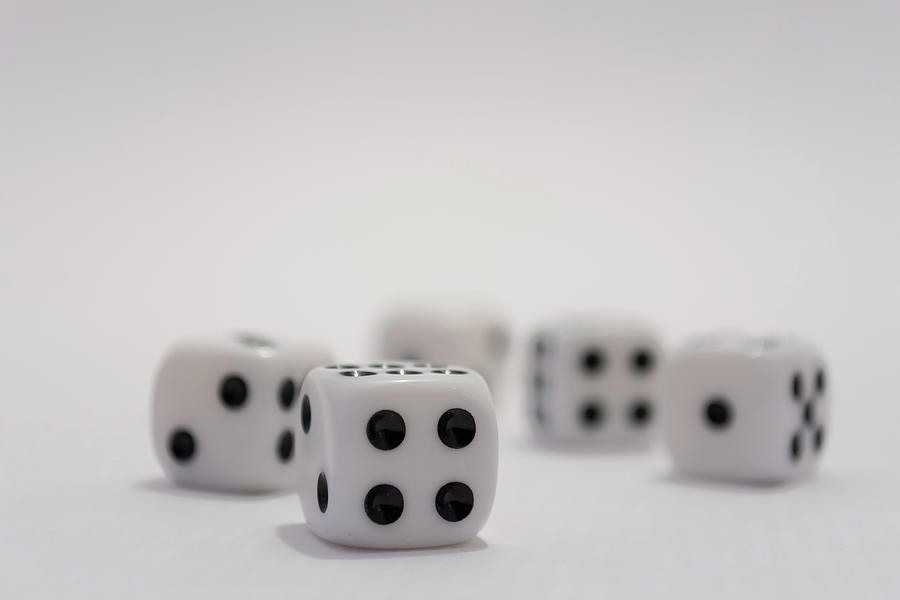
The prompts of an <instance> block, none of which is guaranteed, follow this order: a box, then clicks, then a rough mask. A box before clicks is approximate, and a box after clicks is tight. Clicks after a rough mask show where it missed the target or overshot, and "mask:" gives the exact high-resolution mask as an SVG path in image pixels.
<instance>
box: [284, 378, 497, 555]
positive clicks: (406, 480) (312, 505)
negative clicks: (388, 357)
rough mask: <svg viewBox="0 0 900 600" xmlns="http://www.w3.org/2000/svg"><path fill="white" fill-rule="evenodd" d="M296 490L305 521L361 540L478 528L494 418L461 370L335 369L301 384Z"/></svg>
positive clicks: (447, 536) (453, 534)
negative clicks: (298, 475) (298, 470)
mask: <svg viewBox="0 0 900 600" xmlns="http://www.w3.org/2000/svg"><path fill="white" fill-rule="evenodd" d="M300 398H301V423H300V431H299V433H298V451H299V453H300V455H301V460H300V480H299V490H298V491H299V493H300V501H301V504H302V506H303V513H304V515H305V516H306V522H307V524H308V525H309V527H310V529H311V530H312V531H313V532H314V533H315V534H317V535H318V536H320V537H322V538H324V539H327V540H329V541H332V542H337V543H340V544H346V545H351V546H360V547H367V548H414V547H426V546H440V545H445V544H454V543H457V542H461V541H463V540H466V539H468V538H470V537H472V536H474V535H475V534H476V533H477V532H478V531H479V530H480V529H481V527H482V526H483V525H484V523H485V521H486V520H487V518H488V515H489V514H490V512H491V506H492V505H493V502H494V493H495V490H496V485H497V421H496V417H495V415H494V410H493V406H492V402H491V396H490V391H489V390H488V387H487V384H486V383H485V381H484V379H482V377H481V376H480V375H478V374H477V373H475V372H474V371H471V370H470V369H467V368H464V367H455V366H445V365H441V366H440V367H439V368H438V367H436V366H434V367H433V366H428V367H421V368H416V367H413V366H412V365H411V364H410V363H394V364H391V363H381V364H375V365H373V364H357V365H333V366H330V367H325V368H317V369H313V370H312V371H310V373H309V375H307V377H306V379H305V380H304V383H303V387H302V389H301V391H300Z"/></svg>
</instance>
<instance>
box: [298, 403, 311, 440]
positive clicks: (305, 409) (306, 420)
mask: <svg viewBox="0 0 900 600" xmlns="http://www.w3.org/2000/svg"><path fill="white" fill-rule="evenodd" d="M311 422H312V407H311V406H310V405H309V396H308V395H307V394H303V400H301V401H300V427H302V428H303V433H309V425H310V423H311Z"/></svg>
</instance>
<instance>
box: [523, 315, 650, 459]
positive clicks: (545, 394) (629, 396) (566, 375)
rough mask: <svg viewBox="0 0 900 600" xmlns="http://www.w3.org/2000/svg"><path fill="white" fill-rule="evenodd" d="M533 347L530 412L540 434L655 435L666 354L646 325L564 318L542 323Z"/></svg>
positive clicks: (591, 438) (566, 438)
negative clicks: (660, 375)
mask: <svg viewBox="0 0 900 600" xmlns="http://www.w3.org/2000/svg"><path fill="white" fill-rule="evenodd" d="M530 352H531V358H530V362H531V366H530V368H529V371H528V373H529V380H528V381H527V382H526V384H527V385H528V387H529V389H530V397H531V405H530V408H529V414H530V416H531V422H532V425H533V429H534V431H535V433H536V435H538V436H539V437H540V438H542V439H545V440H548V441H561V442H601V443H605V442H637V443H642V442H646V441H648V440H649V438H650V437H651V436H652V434H653V433H654V431H655V429H656V428H655V423H656V421H657V420H658V417H659V410H658V396H659V389H658V388H659V373H660V372H661V370H662V366H663V364H662V363H663V352H662V348H661V346H660V344H659V342H658V341H657V340H656V338H655V336H654V335H653V334H652V332H651V331H650V330H649V329H648V328H646V327H643V326H640V325H635V324H627V323H621V322H615V321H605V320H587V319H574V320H566V321H562V322H558V323H556V324H554V325H551V326H548V327H544V328H542V329H540V330H539V331H538V333H537V334H536V335H535V336H534V337H533V338H532V343H531V347H530Z"/></svg>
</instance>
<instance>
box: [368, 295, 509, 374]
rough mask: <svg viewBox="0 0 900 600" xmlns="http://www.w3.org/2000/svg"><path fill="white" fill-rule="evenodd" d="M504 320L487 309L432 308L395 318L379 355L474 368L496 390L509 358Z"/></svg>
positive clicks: (386, 326) (382, 338)
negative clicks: (495, 387)
mask: <svg viewBox="0 0 900 600" xmlns="http://www.w3.org/2000/svg"><path fill="white" fill-rule="evenodd" d="M509 339H510V336H509V331H508V329H507V327H506V325H505V324H504V321H503V319H502V318H500V317H499V316H498V315H496V314H494V313H493V312H492V311H490V310H488V309H484V308H471V307H462V306H441V305H440V303H436V304H435V305H429V306H424V305H423V306H412V307H408V308H401V309H398V310H396V311H395V312H393V313H392V314H390V315H389V316H388V317H387V318H386V319H385V320H384V323H383V325H382V328H381V330H380V332H379V337H378V352H379V353H380V354H381V355H382V356H385V357H391V358H395V359H400V360H410V361H435V362H447V363H453V364H458V365H463V366H465V367H467V368H470V369H474V370H475V371H477V372H478V373H479V374H481V376H482V377H484V379H485V381H487V383H488V385H489V386H491V388H492V389H493V388H494V386H495V385H496V384H497V382H498V380H499V378H500V374H501V372H502V368H503V366H504V364H505V362H506V358H507V355H508V353H509Z"/></svg>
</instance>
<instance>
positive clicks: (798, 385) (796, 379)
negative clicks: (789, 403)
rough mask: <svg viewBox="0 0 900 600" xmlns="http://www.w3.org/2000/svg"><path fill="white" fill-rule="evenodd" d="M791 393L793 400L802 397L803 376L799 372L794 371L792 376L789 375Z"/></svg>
mask: <svg viewBox="0 0 900 600" xmlns="http://www.w3.org/2000/svg"><path fill="white" fill-rule="evenodd" d="M791 394H792V395H793V396H794V400H802V399H803V376H802V375H800V373H794V376H793V377H791Z"/></svg>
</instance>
